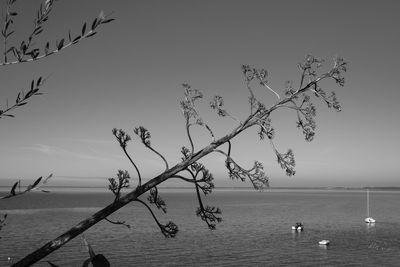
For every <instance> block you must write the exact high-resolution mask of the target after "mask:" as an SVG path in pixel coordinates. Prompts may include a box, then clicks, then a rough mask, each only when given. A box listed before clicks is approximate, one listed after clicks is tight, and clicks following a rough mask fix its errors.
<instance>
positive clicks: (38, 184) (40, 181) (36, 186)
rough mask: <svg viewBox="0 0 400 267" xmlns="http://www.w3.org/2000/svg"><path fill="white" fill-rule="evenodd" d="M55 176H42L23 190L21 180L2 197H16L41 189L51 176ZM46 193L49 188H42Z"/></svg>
mask: <svg viewBox="0 0 400 267" xmlns="http://www.w3.org/2000/svg"><path fill="white" fill-rule="evenodd" d="M52 177H53V174H50V175H49V176H47V177H46V178H45V179H43V177H42V176H40V177H39V178H38V179H36V180H35V182H34V183H33V184H30V185H28V186H27V187H26V189H25V190H21V180H19V181H18V182H15V183H14V185H13V186H12V187H11V190H10V192H9V193H8V194H7V195H5V196H3V197H1V198H0V199H6V198H11V197H16V196H19V195H22V194H25V193H28V192H30V191H33V190H39V189H40V188H41V187H42V186H44V185H45V184H46V183H47V182H48V181H49V180H50V179H51V178H52ZM17 190H18V191H17ZM41 191H42V192H44V193H48V192H49V191H47V190H43V189H42V190H41Z"/></svg>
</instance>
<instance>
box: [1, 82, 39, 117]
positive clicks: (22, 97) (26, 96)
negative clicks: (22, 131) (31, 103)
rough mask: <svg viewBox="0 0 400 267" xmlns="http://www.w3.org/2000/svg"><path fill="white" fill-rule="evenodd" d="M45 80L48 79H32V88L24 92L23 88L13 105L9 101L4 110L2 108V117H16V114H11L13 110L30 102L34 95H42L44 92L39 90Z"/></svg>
mask: <svg viewBox="0 0 400 267" xmlns="http://www.w3.org/2000/svg"><path fill="white" fill-rule="evenodd" d="M45 81H46V79H42V77H39V79H37V80H36V81H35V80H32V82H31V86H30V90H29V91H27V92H26V93H25V92H24V90H21V91H20V92H19V93H18V95H17V98H16V99H15V103H14V104H13V105H11V106H9V104H8V101H7V103H6V106H5V109H4V110H1V109H0V119H1V118H3V117H12V118H14V115H13V114H10V112H11V111H12V110H14V109H16V108H19V107H22V106H24V105H26V104H28V100H30V98H32V97H33V96H38V95H42V92H40V91H39V90H40V87H41V86H42V85H43V84H44V82H45Z"/></svg>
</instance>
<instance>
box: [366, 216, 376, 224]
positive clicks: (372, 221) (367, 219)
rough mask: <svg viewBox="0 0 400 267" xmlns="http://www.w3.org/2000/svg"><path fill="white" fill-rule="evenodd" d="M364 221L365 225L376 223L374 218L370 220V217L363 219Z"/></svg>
mask: <svg viewBox="0 0 400 267" xmlns="http://www.w3.org/2000/svg"><path fill="white" fill-rule="evenodd" d="M364 221H365V222H366V223H374V222H376V220H375V219H374V218H372V217H368V218H365V220H364Z"/></svg>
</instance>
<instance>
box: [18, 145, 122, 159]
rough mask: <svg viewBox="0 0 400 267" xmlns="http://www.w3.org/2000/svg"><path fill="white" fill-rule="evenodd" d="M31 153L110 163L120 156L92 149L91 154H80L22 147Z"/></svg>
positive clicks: (43, 147) (53, 147) (51, 148)
mask: <svg viewBox="0 0 400 267" xmlns="http://www.w3.org/2000/svg"><path fill="white" fill-rule="evenodd" d="M23 149H28V150H32V151H37V152H40V153H43V154H45V155H48V156H56V157H70V158H77V159H84V160H99V161H110V160H115V159H121V158H122V156H117V155H110V154H108V153H104V152H100V151H97V150H94V149H90V151H91V152H93V153H92V154H88V153H81V152H76V151H71V150H67V149H64V148H61V147H57V146H50V145H45V144H34V145H33V146H29V147H23Z"/></svg>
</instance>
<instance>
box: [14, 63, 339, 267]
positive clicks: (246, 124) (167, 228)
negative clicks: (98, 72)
mask: <svg viewBox="0 0 400 267" xmlns="http://www.w3.org/2000/svg"><path fill="white" fill-rule="evenodd" d="M310 64H318V62H317V61H314V62H312V63H310ZM344 71H346V63H345V61H344V60H341V59H335V64H334V67H333V68H332V69H331V70H330V71H328V72H326V73H323V74H321V75H315V76H313V74H310V73H307V75H308V74H310V75H309V76H310V77H309V79H308V80H309V82H308V83H307V84H305V85H304V86H303V87H300V88H299V89H298V90H296V91H293V92H292V93H291V94H290V95H286V97H285V98H283V99H281V100H280V101H279V102H278V103H276V104H274V105H272V106H271V107H269V108H261V107H262V105H260V104H257V107H256V110H255V111H254V112H252V113H251V114H250V115H249V116H248V117H247V119H246V120H244V121H243V123H242V124H240V125H238V126H237V127H235V128H234V129H233V130H232V131H231V132H230V133H228V134H226V135H225V136H223V137H221V138H219V139H216V140H215V141H213V142H211V143H210V144H209V145H207V146H205V147H204V148H202V149H200V150H198V151H196V152H194V146H193V144H192V143H191V147H192V151H191V152H190V151H189V149H183V150H184V153H183V154H184V157H183V159H182V162H179V163H177V164H176V165H175V166H173V167H171V168H169V169H167V170H165V171H163V172H162V173H161V174H159V175H157V176H156V177H154V178H152V179H150V180H149V181H148V182H146V183H144V184H140V185H139V186H137V187H136V188H135V189H134V190H133V191H131V192H129V193H127V194H126V195H124V196H122V197H120V198H119V199H118V200H116V201H114V202H113V203H111V204H109V205H108V206H107V207H105V208H103V209H101V210H99V211H98V212H96V213H95V214H93V215H92V216H91V217H89V218H87V219H85V220H83V221H81V222H80V223H78V224H77V225H76V226H74V227H72V228H71V229H70V230H68V231H66V232H65V233H64V234H62V235H60V236H59V237H57V238H55V239H54V240H52V241H49V242H48V243H46V244H45V245H44V246H42V247H41V248H39V249H37V250H36V251H34V252H32V253H31V254H29V255H27V256H26V257H24V258H23V259H21V260H20V261H19V262H17V263H16V264H14V265H13V266H28V265H32V264H33V263H35V262H37V261H39V260H40V259H42V258H44V257H46V256H47V255H48V254H50V253H51V252H53V251H55V250H57V249H59V248H60V247H61V246H63V245H64V244H66V243H68V242H69V241H70V240H72V239H73V238H75V237H76V236H77V235H79V234H81V233H83V232H84V231H86V230H87V229H89V228H90V227H92V226H93V225H95V224H96V223H98V222H99V221H101V220H103V219H105V218H106V217H108V216H109V215H110V214H112V213H114V212H115V211H117V210H119V209H120V208H122V207H123V206H125V205H127V204H128V203H130V202H132V201H138V202H140V203H142V204H143V205H145V206H146V207H147V208H148V209H149V211H150V213H151V214H152V216H153V218H154V219H155V221H156V222H157V225H158V226H159V227H160V229H161V231H162V233H163V234H164V235H165V236H167V237H173V236H175V235H176V233H177V227H176V225H175V224H174V223H172V222H170V223H168V224H167V225H162V224H160V223H159V222H158V221H157V219H156V218H155V216H154V213H153V212H152V210H151V209H150V207H149V206H148V205H147V204H146V203H144V202H143V201H141V200H139V199H138V197H139V196H141V195H143V194H144V193H145V192H147V191H149V190H151V189H152V188H154V187H156V186H158V185H159V184H161V183H163V182H165V181H166V180H168V179H170V178H174V177H178V178H180V177H183V176H180V175H179V173H180V172H182V171H187V170H188V168H190V166H192V164H194V163H196V162H197V161H198V160H199V159H201V158H203V157H205V156H206V155H208V154H210V153H212V152H215V151H216V150H217V148H218V147H220V146H221V145H223V144H225V143H228V144H229V142H230V140H232V139H233V138H235V137H236V136H238V135H240V134H241V133H242V132H243V131H245V130H247V129H248V128H251V127H252V126H259V123H260V120H267V118H268V117H269V116H270V114H271V113H272V112H273V111H275V110H277V109H279V108H281V107H287V105H288V104H290V103H291V102H292V101H293V100H295V99H297V98H298V97H299V96H301V95H302V94H304V93H306V92H309V91H311V90H312V89H315V86H317V85H318V83H319V82H321V81H322V80H324V79H328V78H331V79H334V80H335V81H336V82H337V83H338V84H339V85H340V86H341V84H342V73H343V72H344ZM304 80H306V79H304ZM197 95H198V94H197ZM181 104H182V103H181ZM183 104H184V105H186V104H187V103H186V102H185V103H183ZM186 111H187V112H193V110H192V109H190V107H189V108H188V109H186ZM184 115H185V117H186V118H187V117H188V114H185V109H184ZM186 121H187V120H186ZM229 153H230V152H228V155H229ZM280 157H281V159H280V161H282V164H283V165H284V168H285V169H286V172H287V173H288V172H289V173H290V174H292V173H293V172H292V169H291V167H293V164H292V163H293V162H292V160H293V156H292V152H289V151H288V152H287V153H286V154H280ZM280 163H281V162H280ZM257 168H258V169H259V170H260V166H259V165H258V164H255V166H254V167H253V168H252V169H251V171H254V170H256V169H257ZM288 169H289V170H288ZM248 171H249V170H248ZM192 173H194V172H193V171H192ZM293 174H294V173H293ZM195 182H196V181H195ZM196 192H197V195H200V193H199V192H200V188H199V187H198V186H196ZM202 212H204V214H206V215H204V214H203V216H209V217H208V218H209V222H210V223H214V222H215V221H218V219H217V218H218V216H217V215H218V214H219V213H218V209H217V208H214V207H204V206H203V211H202ZM199 216H201V214H199ZM213 216H214V217H213ZM211 218H213V219H214V220H215V221H212V220H211Z"/></svg>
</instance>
